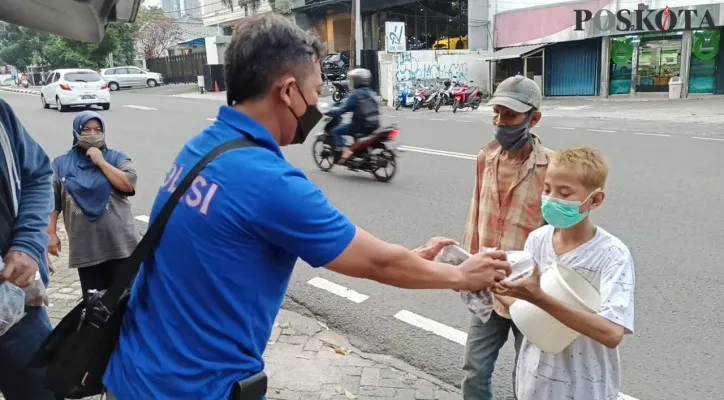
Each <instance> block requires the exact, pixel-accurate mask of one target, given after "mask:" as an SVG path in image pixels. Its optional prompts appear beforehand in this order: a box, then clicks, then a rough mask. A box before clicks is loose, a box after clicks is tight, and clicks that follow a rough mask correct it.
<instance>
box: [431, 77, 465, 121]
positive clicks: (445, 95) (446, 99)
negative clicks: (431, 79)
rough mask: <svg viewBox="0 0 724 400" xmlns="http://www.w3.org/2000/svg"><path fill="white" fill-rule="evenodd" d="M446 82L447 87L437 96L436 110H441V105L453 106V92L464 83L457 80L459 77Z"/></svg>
mask: <svg viewBox="0 0 724 400" xmlns="http://www.w3.org/2000/svg"><path fill="white" fill-rule="evenodd" d="M448 83H449V84H448ZM445 84H446V86H447V88H446V89H445V91H443V92H442V93H440V95H439V96H438V97H437V102H436V103H435V112H438V111H440V107H442V106H452V105H453V103H454V99H453V96H452V92H453V90H455V89H456V88H458V87H460V85H462V84H461V83H460V81H458V80H457V77H453V79H452V80H451V81H446V82H445Z"/></svg>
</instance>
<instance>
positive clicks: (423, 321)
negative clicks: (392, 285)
mask: <svg viewBox="0 0 724 400" xmlns="http://www.w3.org/2000/svg"><path fill="white" fill-rule="evenodd" d="M395 318H397V319H398V320H400V321H402V322H405V323H407V324H410V325H412V326H415V327H418V328H420V329H422V330H426V331H428V332H432V333H434V334H436V335H438V336H441V337H444V338H445V339H447V340H449V341H451V342H455V343H457V344H459V345H462V346H465V342H466V341H467V339H468V334H467V333H465V332H463V331H459V330H457V329H455V328H452V327H449V326H447V325H444V324H441V323H439V322H437V321H433V320H431V319H429V318H425V317H423V316H421V315H417V314H415V313H413V312H410V311H407V310H402V311H400V312H398V313H397V314H395Z"/></svg>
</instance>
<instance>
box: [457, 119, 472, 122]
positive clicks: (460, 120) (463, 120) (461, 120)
mask: <svg viewBox="0 0 724 400" xmlns="http://www.w3.org/2000/svg"><path fill="white" fill-rule="evenodd" d="M457 121H458V122H471V123H472V122H473V121H468V120H466V119H459V120H457Z"/></svg>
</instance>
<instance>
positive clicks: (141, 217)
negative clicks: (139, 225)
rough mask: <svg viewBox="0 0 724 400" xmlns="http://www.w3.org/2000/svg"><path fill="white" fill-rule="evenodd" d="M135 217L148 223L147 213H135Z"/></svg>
mask: <svg viewBox="0 0 724 400" xmlns="http://www.w3.org/2000/svg"><path fill="white" fill-rule="evenodd" d="M136 219H137V220H139V221H141V222H145V223H148V221H149V218H148V215H137V216H136Z"/></svg>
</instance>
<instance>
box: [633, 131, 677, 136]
mask: <svg viewBox="0 0 724 400" xmlns="http://www.w3.org/2000/svg"><path fill="white" fill-rule="evenodd" d="M635 135H642V136H661V137H669V136H671V135H666V134H664V133H645V132H636V133H635Z"/></svg>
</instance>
